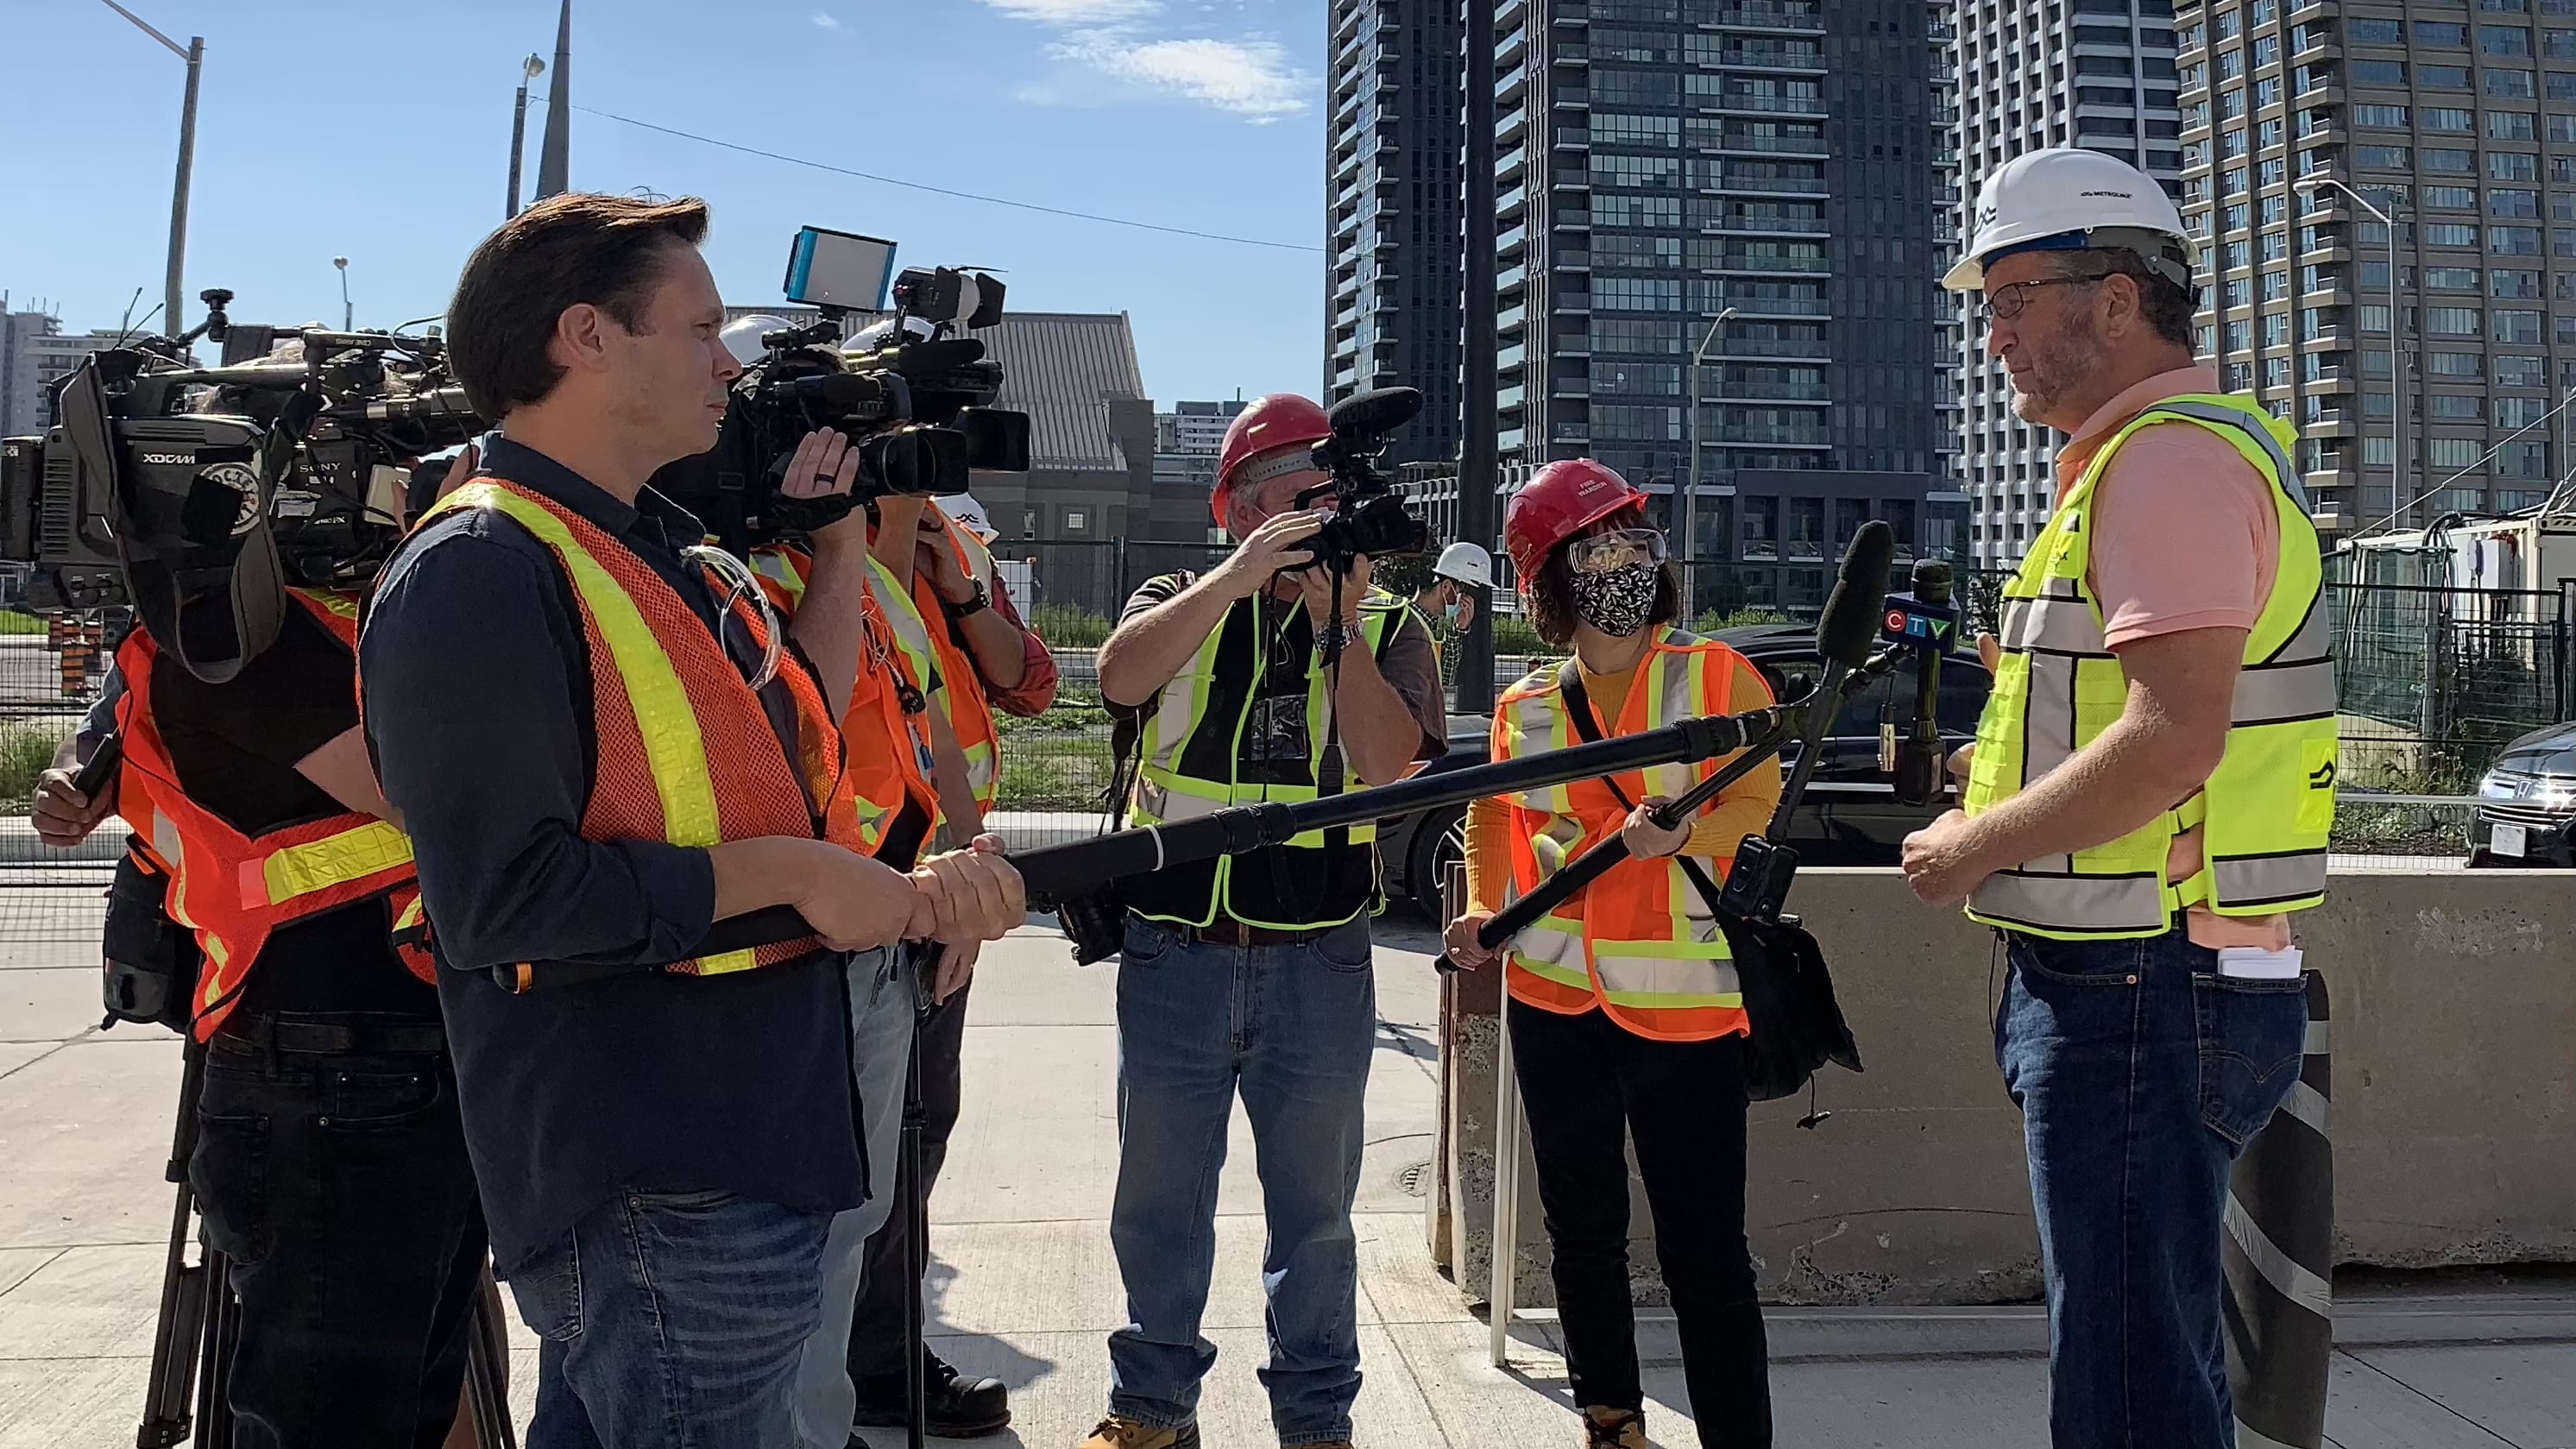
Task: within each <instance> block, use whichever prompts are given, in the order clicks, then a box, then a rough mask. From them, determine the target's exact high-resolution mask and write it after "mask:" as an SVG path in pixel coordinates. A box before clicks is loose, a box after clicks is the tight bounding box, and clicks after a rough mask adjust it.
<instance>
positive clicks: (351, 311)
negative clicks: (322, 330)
mask: <svg viewBox="0 0 2576 1449" xmlns="http://www.w3.org/2000/svg"><path fill="white" fill-rule="evenodd" d="M331 265H333V266H335V267H337V268H339V269H340V330H341V331H343V332H355V331H357V330H358V313H357V310H356V309H355V308H353V307H351V306H350V305H349V259H348V258H347V257H333V258H332V259H331Z"/></svg>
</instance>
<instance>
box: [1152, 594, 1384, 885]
mask: <svg viewBox="0 0 2576 1449" xmlns="http://www.w3.org/2000/svg"><path fill="white" fill-rule="evenodd" d="M1261 597H1262V596H1260V595H1255V596H1253V597H1251V598H1246V599H1240V600H1237V601H1236V602H1235V603H1234V604H1233V605H1232V606H1231V607H1229V608H1228V609H1227V611H1226V616H1225V618H1224V620H1222V621H1221V622H1219V624H1218V625H1217V627H1216V628H1215V629H1214V630H1212V631H1211V632H1210V633H1209V635H1208V637H1207V638H1206V640H1204V641H1203V642H1201V644H1200V645H1199V648H1198V652H1197V653H1196V654H1195V655H1194V656H1192V658H1191V659H1190V662H1189V663H1187V664H1185V665H1183V666H1182V667H1181V669H1180V671H1179V672H1178V673H1177V674H1175V675H1174V676H1173V677H1172V679H1171V681H1170V682H1169V683H1167V684H1165V685H1164V686H1163V689H1162V692H1161V694H1160V696H1159V699H1158V701H1157V703H1156V705H1155V708H1154V712H1153V713H1152V714H1151V715H1149V716H1147V717H1146V720H1145V727H1144V730H1143V732H1142V736H1141V738H1140V740H1139V743H1138V764H1137V770H1136V783H1135V788H1134V790H1133V791H1132V793H1131V794H1130V795H1129V797H1128V809H1127V821H1126V823H1127V825H1128V826H1129V827H1130V828H1139V827H1144V826H1150V825H1170V824H1178V823H1180V822H1182V821H1185V820H1197V819H1200V818H1203V817H1205V816H1208V815H1213V814H1215V813H1216V812H1217V811H1219V810H1223V809H1226V808H1228V807H1230V806H1235V805H1254V804H1282V805H1294V804H1298V803H1301V802H1303V801H1308V800H1313V799H1315V798H1317V797H1318V795H1319V794H1320V791H1319V790H1318V789H1317V788H1316V786H1315V785H1314V783H1313V781H1314V780H1315V779H1316V778H1317V774H1318V772H1319V771H1320V770H1321V769H1322V765H1323V754H1324V746H1325V743H1326V741H1327V740H1328V739H1329V738H1330V737H1331V734H1332V693H1331V684H1330V681H1329V680H1328V678H1327V676H1326V672H1325V670H1324V667H1323V664H1322V656H1321V651H1320V650H1317V651H1314V652H1313V653H1312V654H1311V655H1310V657H1309V660H1308V663H1307V665H1306V699H1305V739H1306V749H1307V756H1306V782H1305V783H1292V784H1275V783H1262V782H1257V781H1246V780H1243V779H1242V774H1243V747H1244V734H1245V730H1246V728H1247V727H1248V725H1249V724H1250V722H1251V719H1252V715H1253V713H1254V710H1255V709H1256V707H1257V705H1258V702H1259V700H1260V697H1261V690H1260V683H1261V680H1262V678H1263V675H1264V672H1265V670H1264V664H1265V662H1266V661H1267V660H1268V659H1269V658H1270V656H1271V655H1272V654H1273V653H1274V652H1275V651H1276V650H1277V648H1278V646H1279V642H1280V639H1281V638H1282V637H1285V631H1287V630H1289V629H1291V628H1293V627H1294V626H1295V621H1296V620H1297V619H1298V618H1300V617H1302V614H1293V613H1292V614H1290V615H1288V616H1287V620H1286V622H1283V623H1281V624H1278V625H1276V626H1274V628H1273V632H1272V635H1271V636H1270V637H1262V636H1261V634H1260V632H1259V631H1260V626H1261V610H1260V599H1261ZM1411 611H1412V606H1411V605H1410V604H1407V603H1406V602H1404V601H1403V600H1401V599H1398V598H1396V597H1395V596H1394V595H1392V594H1388V593H1385V592H1384V591H1382V590H1375V589H1372V590H1371V591H1370V592H1369V595H1368V597H1367V598H1365V599H1363V600H1361V602H1360V636H1361V637H1360V638H1359V639H1358V640H1354V641H1352V642H1351V643H1350V644H1349V645H1348V646H1346V647H1350V648H1362V647H1365V648H1366V649H1367V650H1368V651H1369V652H1370V654H1371V655H1372V656H1383V654H1384V653H1385V650H1386V645H1387V642H1388V640H1389V639H1390V638H1391V637H1392V636H1393V634H1394V632H1395V631H1396V630H1398V629H1399V628H1401V627H1402V624H1403V620H1404V618H1405V617H1406V616H1407V615H1408V614H1409V613H1411ZM1237 632H1241V633H1243V634H1246V635H1248V636H1250V641H1251V647H1252V648H1253V649H1254V650H1255V651H1256V652H1255V655H1254V657H1253V659H1252V668H1251V671H1250V675H1249V683H1248V685H1247V687H1246V688H1245V690H1244V695H1243V700H1242V709H1241V712H1240V713H1238V714H1237V715H1236V716H1235V717H1233V718H1231V719H1227V718H1221V717H1218V716H1216V715H1215V713H1214V712H1213V711H1212V710H1211V708H1210V697H1211V693H1212V689H1213V686H1214V685H1215V683H1216V681H1217V679H1218V677H1219V674H1220V670H1221V668H1222V667H1223V666H1224V665H1225V664H1226V663H1227V662H1229V661H1227V660H1226V659H1225V658H1224V650H1225V647H1226V640H1227V639H1228V637H1229V636H1230V635H1233V634H1236V633H1237ZM1212 730H1213V731H1217V732H1218V733H1217V734H1216V735H1214V736H1208V737H1207V738H1205V739H1202V736H1207V732H1208V731H1212ZM1194 741H1197V742H1199V743H1200V745H1201V749H1200V751H1199V752H1197V753H1199V754H1200V756H1201V757H1202V758H1206V757H1210V756H1221V757H1222V758H1223V759H1224V760H1225V761H1226V763H1227V766H1228V768H1229V770H1230V773H1229V775H1228V776H1227V777H1226V778H1224V779H1212V778H1205V777H1200V776H1193V775H1191V774H1189V773H1187V770H1186V769H1185V766H1184V758H1185V756H1188V755H1190V754H1192V753H1193V752H1192V750H1191V748H1190V747H1191V745H1192V743H1193V742H1194ZM1357 787H1358V782H1357V781H1355V780H1345V782H1344V786H1343V788H1344V789H1346V790H1348V789H1354V788H1357ZM1335 833H1338V834H1340V835H1342V836H1343V839H1344V841H1345V842H1346V843H1345V844H1344V845H1343V846H1342V848H1343V849H1345V850H1356V851H1365V852H1369V853H1370V854H1371V855H1372V857H1373V856H1374V852H1375V848H1376V842H1377V825H1376V822H1374V821H1362V822H1360V823H1358V824H1356V825H1352V826H1349V827H1347V828H1346V829H1345V830H1343V831H1339V832H1326V831H1321V830H1307V831H1301V832H1299V833H1298V834H1297V835H1295V836H1293V837H1291V838H1290V839H1289V841H1288V842H1287V844H1286V846H1285V847H1283V848H1284V849H1285V850H1287V851H1290V852H1311V853H1312V854H1311V856H1309V857H1308V859H1309V860H1310V861H1322V860H1323V859H1324V858H1325V855H1326V852H1328V851H1330V850H1332V849H1333V841H1332V840H1331V839H1330V838H1329V836H1330V835H1331V834H1335ZM1264 857H1268V858H1269V859H1270V860H1271V861H1273V862H1274V863H1275V862H1277V861H1278V860H1279V859H1280V857H1277V856H1271V855H1270V853H1269V852H1266V851H1265V852H1262V853H1261V854H1260V855H1255V856H1244V857H1232V856H1229V857H1226V858H1224V859H1221V860H1219V861H1217V862H1216V864H1215V870H1214V874H1213V888H1212V889H1211V890H1210V891H1209V893H1208V894H1207V896H1206V897H1205V898H1204V899H1203V900H1202V899H1198V898H1196V897H1193V898H1192V899H1191V900H1189V901H1188V902H1186V903H1185V904H1183V903H1177V902H1175V903H1169V904H1170V909H1168V910H1157V909H1152V908H1150V906H1149V905H1148V904H1142V903H1139V902H1138V901H1137V900H1135V899H1133V898H1131V901H1130V908H1131V909H1134V910H1135V911H1136V912H1137V914H1139V915H1143V916H1147V917H1149V918H1151V919H1154V920H1159V921H1166V922H1170V923H1172V924H1175V925H1185V926H1207V925H1212V924H1214V923H1215V921H1216V920H1217V918H1218V917H1219V916H1223V917H1225V918H1226V919H1229V920H1235V921H1240V922H1242V923H1244V924H1245V925H1251V926H1263V927H1269V928H1273V929H1280V930H1310V929H1313V928H1315V927H1318V926H1331V925H1339V924H1341V922H1342V921H1347V920H1351V919H1354V918H1356V917H1357V916H1358V915H1359V914H1360V912H1361V911H1363V910H1365V909H1367V902H1366V900H1365V899H1363V900H1362V901H1361V903H1360V904H1359V905H1358V906H1357V907H1355V908H1353V909H1352V910H1350V911H1349V912H1347V913H1346V914H1343V915H1342V916H1341V917H1340V919H1339V920H1327V921H1294V920H1270V919H1265V918H1264V915H1263V913H1262V911H1261V909H1260V908H1258V907H1255V906H1253V905H1251V904H1250V903H1249V902H1247V901H1246V900H1244V899H1243V898H1241V897H1239V896H1238V894H1237V887H1238V884H1239V882H1240V881H1241V879H1242V877H1241V874H1240V872H1239V871H1238V867H1241V869H1242V870H1259V869H1266V868H1268V867H1265V866H1263V865H1261V864H1260V863H1259V862H1260V861H1262V859H1263V858H1264ZM1290 858H1291V859H1294V858H1295V857H1294V856H1292V857H1290ZM1288 869H1289V873H1290V874H1292V875H1294V874H1298V873H1300V872H1301V871H1303V870H1304V869H1305V867H1303V866H1291V867H1289V868H1288ZM1332 875H1333V872H1331V871H1330V870H1328V871H1327V872H1326V884H1329V882H1330V879H1331V878H1332ZM1372 875H1373V872H1372ZM1294 883H1295V884H1299V885H1314V884H1316V883H1315V882H1314V881H1312V880H1302V879H1301V880H1298V881H1295V882H1294ZM1138 894H1139V895H1143V894H1146V893H1144V892H1139V893H1138Z"/></svg>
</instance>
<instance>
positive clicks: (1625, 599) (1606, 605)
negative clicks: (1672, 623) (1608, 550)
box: [1574, 560, 1662, 638]
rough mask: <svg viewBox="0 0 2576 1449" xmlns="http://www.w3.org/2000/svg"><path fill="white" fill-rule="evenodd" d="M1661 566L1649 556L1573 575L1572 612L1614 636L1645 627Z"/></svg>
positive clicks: (1622, 636) (1653, 607)
mask: <svg viewBox="0 0 2576 1449" xmlns="http://www.w3.org/2000/svg"><path fill="white" fill-rule="evenodd" d="M1661 573H1662V566H1661V565H1659V564H1656V563H1654V562H1652V561H1651V560H1640V561H1639V562H1636V563H1632V564H1626V565H1623V566H1621V567H1619V568H1615V569H1605V570H1603V571H1602V572H1600V573H1597V574H1584V573H1579V574H1576V575H1575V576H1574V616H1575V617H1576V618H1578V619H1581V620H1582V621H1583V622H1584V623H1586V624H1589V625H1591V626H1592V627H1593V628H1595V629H1598V630H1600V631H1601V632H1602V633H1604V634H1609V635H1612V636H1614V637H1617V638H1625V637H1627V636H1628V635H1630V634H1634V633H1636V632H1637V631H1638V630H1640V629H1642V628H1644V627H1646V616H1647V615H1649V614H1651V613H1653V612H1654V611H1655V585H1656V584H1657V583H1658V582H1660V575H1661Z"/></svg>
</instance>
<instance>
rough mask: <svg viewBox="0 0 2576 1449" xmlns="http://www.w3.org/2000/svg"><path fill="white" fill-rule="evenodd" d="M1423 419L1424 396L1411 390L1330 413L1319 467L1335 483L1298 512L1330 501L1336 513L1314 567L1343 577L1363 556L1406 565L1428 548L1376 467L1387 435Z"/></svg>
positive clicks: (1391, 391)
mask: <svg viewBox="0 0 2576 1449" xmlns="http://www.w3.org/2000/svg"><path fill="white" fill-rule="evenodd" d="M1421 411H1422V394H1421V393H1420V392H1419V391H1418V390H1416V389H1414V388H1409V387H1382V388H1376V389H1373V390H1371V391H1368V392H1361V393H1353V394H1352V395H1350V396H1349V397H1346V398H1344V399H1342V400H1341V401H1340V402H1337V403H1335V404H1333V405H1332V407H1331V408H1329V409H1328V410H1326V412H1325V413H1324V421H1325V423H1326V424H1328V425H1329V426H1330V427H1331V428H1332V430H1333V431H1332V435H1331V436H1330V437H1327V438H1326V439H1324V441H1322V442H1320V443H1317V444H1316V445H1315V466H1316V467H1317V468H1320V469H1322V470H1323V471H1325V472H1327V473H1330V474H1331V475H1333V476H1332V481H1331V482H1329V483H1323V484H1318V485H1317V486H1315V487H1313V488H1309V489H1307V490H1306V491H1305V492H1303V493H1300V494H1298V495H1297V506H1298V507H1300V508H1312V507H1314V506H1315V505H1317V504H1319V503H1322V502H1324V501H1325V500H1327V499H1330V500H1331V502H1332V505H1333V515H1334V516H1333V517H1332V519H1331V520H1330V521H1328V522H1327V523H1325V525H1324V526H1323V528H1322V529H1321V530H1320V531H1318V532H1317V533H1316V535H1315V537H1314V540H1313V542H1312V544H1311V548H1312V549H1313V552H1314V559H1315V562H1317V563H1320V564H1323V565H1324V566H1325V567H1327V568H1329V569H1331V570H1332V571H1333V572H1334V573H1335V574H1337V575H1341V574H1348V573H1349V572H1350V571H1351V564H1352V562H1353V561H1354V560H1356V559H1357V558H1358V557H1359V556H1360V555H1362V554H1366V555H1368V556H1369V557H1370V558H1396V557H1405V556H1409V555H1412V554H1418V553H1420V552H1422V551H1423V549H1424V548H1426V547H1428V546H1429V544H1430V541H1431V532H1430V529H1429V528H1428V527H1427V526H1426V525H1425V524H1424V523H1423V521H1422V520H1421V519H1420V518H1418V517H1416V516H1414V514H1413V513H1412V512H1411V511H1410V510H1408V509H1407V508H1406V507H1405V506H1404V500H1403V499H1402V498H1400V497H1398V496H1397V495H1396V492H1395V489H1394V487H1393V486H1392V485H1391V484H1389V483H1388V482H1387V479H1386V475H1385V474H1384V473H1382V472H1380V471H1378V466H1377V465H1378V460H1379V459H1380V458H1382V457H1384V456H1385V454H1386V445H1387V438H1388V435H1390V434H1392V433H1393V432H1394V431H1395V430H1396V429H1397V428H1400V427H1402V426H1404V425H1405V424H1406V423H1409V422H1411V421H1413V416H1414V414H1416V413H1418V412H1421Z"/></svg>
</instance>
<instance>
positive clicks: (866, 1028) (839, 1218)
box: [796, 946, 913, 1449]
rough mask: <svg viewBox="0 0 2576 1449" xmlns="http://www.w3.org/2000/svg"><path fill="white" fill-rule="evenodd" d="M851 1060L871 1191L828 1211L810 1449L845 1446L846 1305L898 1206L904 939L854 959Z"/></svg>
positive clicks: (906, 999)
mask: <svg viewBox="0 0 2576 1449" xmlns="http://www.w3.org/2000/svg"><path fill="white" fill-rule="evenodd" d="M849 971H850V1047H851V1053H850V1062H851V1070H852V1071H854V1072H856V1073H857V1075H858V1089H859V1131H860V1133H861V1134H862V1135H863V1136H864V1137H865V1138H866V1140H867V1147H868V1200H867V1202H866V1203H865V1204H863V1205H862V1206H859V1207H855V1208H852V1209H850V1210H849V1211H848V1212H844V1213H835V1214H833V1215H832V1227H831V1232H830V1233H829V1234H828V1235H827V1236H826V1237H825V1239H824V1242H823V1321H822V1322H821V1323H820V1324H819V1325H817V1326H816V1328H815V1330H814V1335H813V1336H812V1337H811V1338H808V1339H807V1340H806V1341H805V1347H804V1349H803V1351H802V1353H801V1354H800V1355H799V1359H798V1362H797V1365H796V1429H797V1434H798V1437H799V1440H800V1441H801V1442H802V1443H803V1444H804V1445H805V1446H806V1449H844V1446H846V1445H847V1444H848V1443H849V1442H850V1421H851V1419H852V1418H853V1417H854V1416H855V1415H856V1413H857V1411H858V1395H857V1393H856V1391H855V1390H854V1389H853V1388H852V1387H851V1385H850V1369H849V1350H850V1317H851V1312H850V1311H851V1308H852V1307H853V1305H855V1304H856V1303H857V1302H858V1299H859V1279H860V1270H861V1269H862V1267H863V1266H864V1265H865V1264H866V1261H867V1249H868V1238H869V1237H870V1236H871V1235H872V1234H874V1233H875V1232H876V1230H877V1229H879V1228H881V1227H884V1226H885V1225H886V1221H887V1219H888V1218H890V1217H892V1216H893V1215H894V1214H895V1213H896V1212H898V1211H900V1210H901V1204H899V1203H897V1202H896V1201H895V1191H894V1186H895V1166H896V1162H897V1159H898V1158H899V1156H900V1155H901V1154H900V1153H899V1152H898V1150H897V1143H898V1139H899V1137H900V1134H901V1133H902V1131H903V1077H904V1070H905V1068H906V1067H907V1066H908V1065H909V1064H910V1062H911V1060H912V1011H913V997H912V992H913V962H912V955H911V953H910V952H909V951H907V950H905V949H904V948H902V947H900V946H896V947H889V948H886V949H883V950H877V951H862V952H860V953H859V954H857V955H856V956H853V957H851V958H850V967H849Z"/></svg>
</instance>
